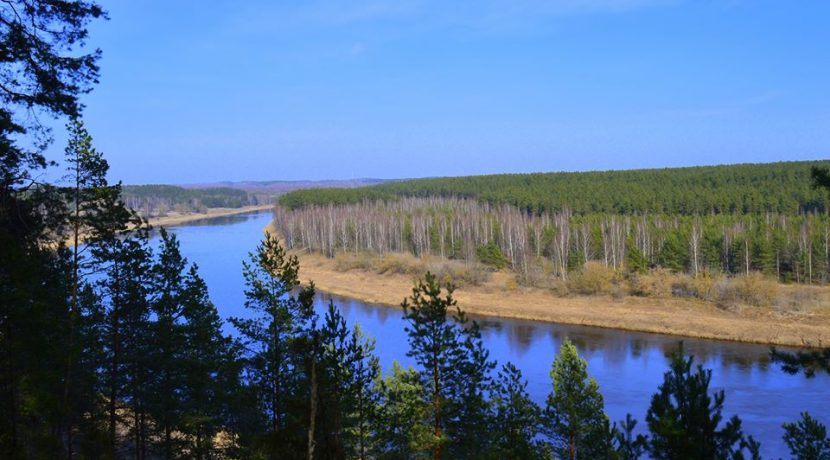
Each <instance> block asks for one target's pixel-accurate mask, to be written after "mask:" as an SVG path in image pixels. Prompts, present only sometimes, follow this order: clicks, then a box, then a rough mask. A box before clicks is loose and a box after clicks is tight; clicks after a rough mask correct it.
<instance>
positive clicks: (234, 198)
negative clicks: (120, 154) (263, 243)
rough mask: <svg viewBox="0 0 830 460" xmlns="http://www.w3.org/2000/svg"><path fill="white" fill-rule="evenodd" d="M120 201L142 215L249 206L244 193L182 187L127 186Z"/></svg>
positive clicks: (231, 189) (230, 190)
mask: <svg viewBox="0 0 830 460" xmlns="http://www.w3.org/2000/svg"><path fill="white" fill-rule="evenodd" d="M123 197H124V202H125V203H126V204H127V205H128V206H129V207H130V208H132V209H135V210H136V211H139V212H141V213H142V214H143V215H151V214H152V215H157V214H164V213H165V212H167V211H203V210H204V209H205V208H240V207H242V206H247V205H249V204H251V203H252V201H251V199H250V197H249V196H248V192H246V191H244V190H239V189H234V188H229V187H215V188H184V187H177V186H175V185H127V186H124V188H123Z"/></svg>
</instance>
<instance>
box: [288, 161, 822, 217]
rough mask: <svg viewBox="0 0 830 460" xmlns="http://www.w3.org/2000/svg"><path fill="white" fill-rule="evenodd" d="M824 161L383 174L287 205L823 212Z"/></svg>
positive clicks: (299, 195) (295, 195)
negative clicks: (819, 171) (817, 175)
mask: <svg viewBox="0 0 830 460" xmlns="http://www.w3.org/2000/svg"><path fill="white" fill-rule="evenodd" d="M828 166H830V162H828V161H794V162H780V163H766V164H739V165H721V166H698V167H689V168H666V169H641V170H629V171H593V172H572V173H571V172H559V173H534V174H496V175H487V176H466V177H441V178H428V179H411V180H402V181H390V182H385V183H383V184H379V185H375V186H372V187H366V188H361V189H353V190H347V189H328V190H298V191H294V192H290V193H288V194H286V195H283V196H282V197H280V204H281V205H282V206H284V207H286V208H288V209H298V208H303V207H306V206H310V205H318V206H319V205H327V204H335V205H341V204H357V203H362V202H364V201H377V200H385V201H389V200H394V199H398V198H401V197H421V198H425V197H443V198H470V199H474V200H477V201H480V202H482V203H487V204H489V205H491V206H498V205H502V204H509V205H512V206H515V207H517V208H519V209H521V210H522V211H523V212H525V213H527V214H529V215H533V214H542V213H548V214H554V213H558V212H562V211H564V210H570V211H571V212H572V213H574V214H605V213H608V214H622V215H641V214H661V215H663V214H665V215H677V214H679V215H708V214H764V213H773V214H786V215H795V214H801V213H825V212H827V209H828V208H827V197H826V196H825V194H824V193H823V192H822V191H820V190H816V189H814V188H812V187H811V186H810V174H811V173H810V171H811V168H814V167H819V168H826V167H828Z"/></svg>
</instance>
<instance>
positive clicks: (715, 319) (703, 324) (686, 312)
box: [299, 253, 830, 346]
mask: <svg viewBox="0 0 830 460" xmlns="http://www.w3.org/2000/svg"><path fill="white" fill-rule="evenodd" d="M299 257H300V267H301V268H300V274H301V277H302V279H304V280H314V282H315V284H316V285H317V287H318V288H319V289H320V290H321V291H326V292H330V293H332V294H337V295H341V296H344V297H350V298H354V299H359V300H362V301H365V302H369V303H377V304H386V305H395V306H397V305H399V304H400V302H401V301H402V300H403V299H404V297H406V296H407V295H408V294H409V293H410V292H411V289H412V283H413V280H414V279H415V278H417V277H418V276H421V274H418V273H416V272H414V271H413V272H410V270H411V267H412V266H413V265H411V263H412V262H413V261H411V260H407V259H406V258H407V257H408V256H402V257H404V258H405V259H404V261H401V260H399V259H394V258H390V259H387V260H386V261H385V262H384V263H383V264H378V266H381V267H384V270H385V271H384V272H383V274H381V273H380V272H379V271H378V269H377V266H375V265H372V266H371V268H368V269H350V270H348V271H341V270H338V269H337V267H336V264H337V262H336V260H332V259H326V258H325V257H322V256H319V255H314V254H306V253H300V254H299ZM413 259H414V258H413ZM404 262H405V263H404ZM422 262H423V263H424V266H423V267H421V268H425V267H432V268H434V266H432V265H430V264H434V263H435V262H434V261H429V260H427V261H422ZM340 263H341V264H342V263H343V262H342V261H341V262H340ZM361 263H362V262H361ZM461 265H463V263H462V264H461ZM401 267H403V268H401ZM603 268H604V267H603ZM590 270H594V269H593V268H592V269H590ZM484 273H485V274H486V275H488V276H486V277H485V279H483V280H480V281H479V282H478V283H477V284H476V283H466V284H464V283H459V284H460V285H459V287H458V289H457V291H456V295H455V297H456V299H457V300H458V303H459V305H460V306H461V307H462V308H463V309H465V310H466V311H468V312H470V313H476V314H481V315H490V316H501V317H509V318H521V319H530V320H537V321H551V322H558V323H566V324H581V325H588V326H600V327H609V328H617V329H627V330H637V331H645V332H654V333H661V334H673V335H683V336H689V337H700V338H712V339H723V340H735V341H743V342H756V343H768V344H777V345H796V346H817V345H818V344H820V343H824V344H826V343H830V308H828V303H830V302H828V299H830V288H828V287H809V286H785V285H777V283H773V284H774V285H775V287H771V286H770V285H769V280H766V279H764V278H759V277H757V276H754V275H751V276H750V277H747V278H746V279H743V278H742V277H737V278H734V279H731V280H726V281H724V279H723V278H721V277H720V276H717V275H700V276H698V277H697V278H693V277H689V276H676V275H672V274H670V273H662V272H655V273H649V274H645V275H638V276H636V277H632V278H629V279H623V278H622V277H621V276H620V275H617V274H614V276H613V277H612V278H611V281H610V282H609V281H608V275H607V274H604V273H602V272H601V271H600V270H596V271H595V272H593V271H589V272H587V273H586V272H583V275H584V276H585V277H586V278H585V279H582V280H580V281H579V282H578V283H577V285H578V286H583V287H585V286H587V287H586V288H585V289H589V290H599V291H600V292H601V293H600V294H597V295H579V296H575V295H574V293H573V292H571V291H570V290H569V289H568V288H567V287H565V288H563V287H562V286H563V285H566V284H570V283H572V281H566V282H562V281H555V280H554V281H551V282H550V284H549V285H547V286H545V287H543V288H539V287H531V286H527V285H524V284H520V283H518V282H517V278H516V276H515V275H514V274H512V273H509V272H505V271H498V272H491V273H487V272H484ZM597 279H598V281H597ZM548 280H551V278H548ZM589 280H590V282H588V281H589ZM725 282H726V284H724V283H725ZM597 286H599V287H600V289H595V288H596V287H597ZM605 288H607V291H602V289H605ZM563 292H564V293H565V294H568V295H569V296H568V297H561V296H560V295H559V294H561V293H563ZM667 292H668V296H666V293H667ZM627 294H630V295H627ZM681 294H682V295H681ZM678 295H680V297H678ZM724 296H729V298H730V299H737V302H738V303H737V304H738V305H745V306H751V308H729V309H724V308H722V307H719V306H718V304H716V303H715V302H713V301H712V300H707V299H717V298H724ZM770 298H772V299H773V300H772V301H771V305H769V306H753V304H758V305H762V304H765V303H767V302H769V301H770Z"/></svg>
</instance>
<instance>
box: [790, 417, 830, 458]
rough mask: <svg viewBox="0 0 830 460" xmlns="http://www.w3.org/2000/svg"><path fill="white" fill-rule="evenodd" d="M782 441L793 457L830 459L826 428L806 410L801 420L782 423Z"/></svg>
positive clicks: (829, 445)
mask: <svg viewBox="0 0 830 460" xmlns="http://www.w3.org/2000/svg"><path fill="white" fill-rule="evenodd" d="M784 442H785V443H787V447H789V448H790V453H791V454H792V455H793V458H796V459H799V460H830V438H828V437H827V428H826V427H825V426H824V425H822V424H821V423H820V422H819V421H818V420H816V419H814V418H813V417H811V416H810V414H808V413H807V412H802V413H801V420H799V421H798V422H796V423H785V424H784Z"/></svg>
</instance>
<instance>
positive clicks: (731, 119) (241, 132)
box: [56, 0, 830, 183]
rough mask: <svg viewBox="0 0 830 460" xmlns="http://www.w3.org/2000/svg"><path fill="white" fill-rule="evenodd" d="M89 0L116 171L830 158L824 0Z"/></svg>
mask: <svg viewBox="0 0 830 460" xmlns="http://www.w3.org/2000/svg"><path fill="white" fill-rule="evenodd" d="M102 4H103V6H104V7H105V8H106V9H107V10H108V11H109V13H110V17H111V19H110V20H109V21H106V22H102V23H98V24H96V25H94V27H93V28H92V31H91V32H92V40H91V44H93V45H94V46H99V47H100V48H101V49H102V50H103V53H104V55H103V56H104V57H103V59H102V61H101V67H102V77H101V83H100V85H98V86H97V88H96V89H95V91H94V92H93V93H91V94H89V95H88V96H85V98H84V101H85V103H86V105H87V109H86V112H85V119H86V122H87V125H88V128H89V129H90V131H91V132H92V134H93V136H94V137H95V140H96V144H97V146H98V147H99V149H100V150H102V151H104V152H105V154H106V156H107V158H108V159H109V161H110V164H111V172H112V177H113V178H114V179H121V180H123V181H124V182H125V183H193V182H207V181H218V180H270V179H282V180H296V179H342V178H356V177H378V178H401V177H422V176H438V175H441V176H446V175H467V174H485V173H497V172H530V171H560V170H593V169H621V168H640V167H666V166H678V165H697V164H718V163H735V162H767V161H780V160H796V159H816V158H827V157H830V84H828V83H830V75H829V73H830V72H828V71H830V27H828V25H827V20H828V18H830V2H828V1H824V0H822V1H806V0H804V1H802V0H795V1H783V0H782V1H761V0H758V1H755V0H687V1H684V0H549V1H541V0H476V1H473V0H458V1H452V0H444V1H433V0H350V1H330V0H325V1H320V0H305V1H296V2H286V1H274V2H267V1H256V0H252V1H245V2H232V1H211V2H205V1H198V2H197V1H179V0H177V1H150V0H146V1H143V0H117V1H103V2H102ZM57 147H59V145H58V146H56V148H57Z"/></svg>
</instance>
